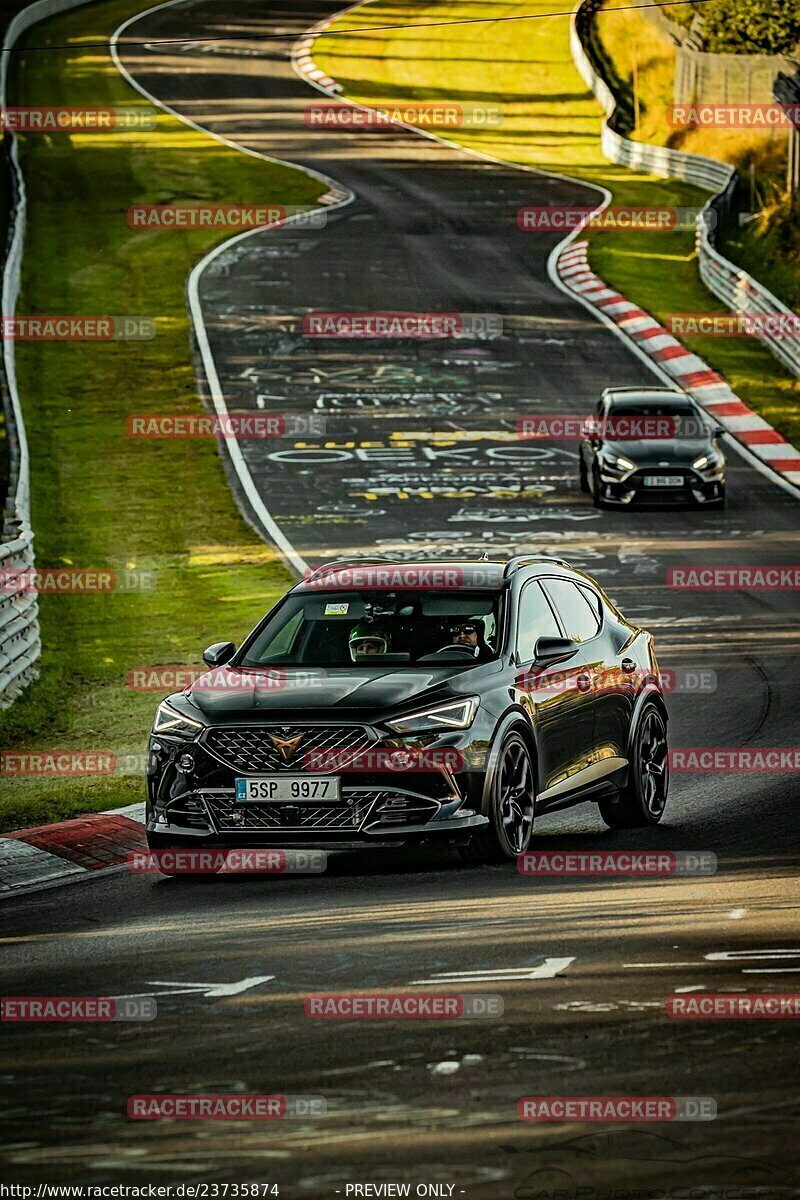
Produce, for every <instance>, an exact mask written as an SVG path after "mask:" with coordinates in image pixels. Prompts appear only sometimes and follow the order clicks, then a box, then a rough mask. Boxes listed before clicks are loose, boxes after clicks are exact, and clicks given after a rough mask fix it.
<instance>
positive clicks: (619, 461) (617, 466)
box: [603, 454, 636, 471]
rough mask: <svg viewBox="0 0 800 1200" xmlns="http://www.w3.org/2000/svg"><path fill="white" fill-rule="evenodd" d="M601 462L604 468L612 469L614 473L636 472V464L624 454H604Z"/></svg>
mask: <svg viewBox="0 0 800 1200" xmlns="http://www.w3.org/2000/svg"><path fill="white" fill-rule="evenodd" d="M603 461H604V463H605V465H606V466H608V467H613V469H614V470H615V471H635V470H636V463H634V462H631V460H630V459H629V458H626V457H625V455H624V454H606V455H604V456H603Z"/></svg>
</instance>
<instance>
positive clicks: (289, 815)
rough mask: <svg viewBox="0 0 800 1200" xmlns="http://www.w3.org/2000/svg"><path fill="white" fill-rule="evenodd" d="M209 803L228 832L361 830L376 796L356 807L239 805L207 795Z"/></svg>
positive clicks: (356, 802)
mask: <svg viewBox="0 0 800 1200" xmlns="http://www.w3.org/2000/svg"><path fill="white" fill-rule="evenodd" d="M205 802H206V804H207V806H208V809H209V811H210V813H211V815H212V816H213V818H214V822H215V824H216V826H217V828H218V829H219V830H221V831H224V832H226V833H235V832H238V831H244V830H253V829H273V830H287V831H289V830H305V829H316V830H324V829H346V830H350V831H351V832H352V831H353V830H357V829H360V828H361V825H362V824H363V822H364V819H365V817H366V816H367V814H368V813H369V810H370V808H371V807H372V804H373V798H372V797H366V798H365V799H363V800H362V799H355V800H354V801H353V803H352V804H325V805H311V804H308V805H306V804H239V803H238V802H237V801H236V800H235V799H234V798H233V797H232V796H220V795H213V796H212V795H209V794H206V796H205Z"/></svg>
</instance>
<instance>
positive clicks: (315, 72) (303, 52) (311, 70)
mask: <svg viewBox="0 0 800 1200" xmlns="http://www.w3.org/2000/svg"><path fill="white" fill-rule="evenodd" d="M340 16H342V14H341V13H336V15H335V16H333V17H328V19H327V20H325V21H320V23H319V24H318V25H315V26H314V28H313V30H311V31H310V32H312V33H322V31H323V30H325V29H327V28H328V26H329V25H332V24H333V23H334V21H336V20H338V19H339V17H340ZM315 41H316V38H314V37H309V36H308V35H306V36H305V37H303V38H301V39H300V41H299V42H296V43H295V46H294V53H293V55H292V60H293V62H294V64H295V66H296V67H297V69H298V70H299V71H300V72H301V74H303V75H305V76H306V78H307V79H313V81H314V83H317V84H319V86H320V87H324V88H328V90H329V91H331V92H339V91H341V88H342V85H341V84H340V83H337V82H336V80H335V79H331V77H330V75H326V74H325V72H324V71H321V70H320V68H319V67H318V66H317V64H316V63H315V62H314V59H313V58H312V56H311V51H312V49H313V46H314V42H315Z"/></svg>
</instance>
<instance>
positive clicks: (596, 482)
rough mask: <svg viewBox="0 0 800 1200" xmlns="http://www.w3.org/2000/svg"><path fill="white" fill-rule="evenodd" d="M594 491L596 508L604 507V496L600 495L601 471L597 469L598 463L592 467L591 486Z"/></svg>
mask: <svg viewBox="0 0 800 1200" xmlns="http://www.w3.org/2000/svg"><path fill="white" fill-rule="evenodd" d="M590 491H591V493H592V504H593V505H594V506H595V508H602V507H603V498H602V496H601V495H600V472H599V471H598V470H597V465H596V464H595V466H593V467H592V485H591V488H590Z"/></svg>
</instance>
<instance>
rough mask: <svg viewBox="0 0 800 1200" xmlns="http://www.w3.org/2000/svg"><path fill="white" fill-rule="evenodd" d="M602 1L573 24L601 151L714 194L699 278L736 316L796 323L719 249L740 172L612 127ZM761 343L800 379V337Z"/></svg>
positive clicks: (705, 220)
mask: <svg viewBox="0 0 800 1200" xmlns="http://www.w3.org/2000/svg"><path fill="white" fill-rule="evenodd" d="M599 7H600V4H599V0H580V3H579V4H578V5H577V7H576V8H575V10H574V11H573V13H572V19H571V22H570V50H571V52H572V58H573V61H574V63H575V66H576V67H577V69H578V72H579V73H580V75H581V78H582V79H583V81H584V82H585V83H586V85H587V87H589V88H590V89H591V91H592V92H593V93H594V95H595V97H596V98H597V100H598V101H599V102H600V104H601V106H602V108H603V111H604V112H605V114H606V115H605V120H604V121H603V129H602V134H601V147H602V150H603V153H604V154H605V156H606V158H608V159H610V160H611V162H615V163H619V164H620V166H623V167H632V168H638V169H640V170H646V171H648V172H650V174H652V175H658V176H659V177H660V178H662V179H679V180H683V181H684V182H685V183H693V184H695V185H696V186H697V187H700V188H704V189H705V190H706V191H709V192H713V193H714V195H713V196H712V197H711V199H710V200H709V201H708V202H707V203H706V204H705V205H704V206H703V208H702V210H701V212H700V214H699V216H698V218H697V259H698V265H699V272H700V278H701V279H702V281H703V283H704V284H705V286H706V287H707V288H708V290H709V291H710V292H712V293H713V295H715V296H716V297H717V298H718V299H719V300H721V301H722V303H723V304H725V305H726V307H727V308H729V309H731V311H732V312H735V313H742V314H754V315H758V316H760V315H763V314H767V313H769V314H780V316H785V317H786V318H787V319H788V320H795V319H796V314H795V313H793V312H792V310H791V309H790V308H787V306H786V305H785V304H783V303H782V301H780V300H779V299H778V297H777V296H774V295H773V294H772V292H770V291H769V290H768V289H767V288H765V287H764V286H763V284H760V283H759V282H758V280H756V279H754V278H753V276H752V275H749V274H748V273H747V271H743V270H742V268H741V267H737V266H736V264H735V263H732V262H731V261H730V260H729V259H727V258H725V256H724V255H723V254H721V253H720V252H719V250H718V249H717V248H716V245H715V241H714V237H715V232H716V229H717V228H718V226H719V223H720V222H721V221H722V220H724V218H725V217H726V216H727V215H728V214H729V212H730V210H731V206H732V203H733V197H734V193H735V190H736V186H737V184H738V176H737V174H736V170H735V168H734V167H732V166H731V165H730V164H729V163H724V162H720V161H719V160H718V159H716V158H706V157H705V155H702V154H689V153H687V152H686V151H684V150H673V149H670V148H669V147H667V146H652V145H649V144H648V143H647V142H636V141H634V140H633V139H632V138H627V137H624V136H623V135H622V134H621V133H618V132H617V130H616V129H615V128H614V123H615V118H616V113H617V101H616V98H615V96H614V94H613V92H612V91H611V89H610V88H609V86H608V84H607V83H606V82H605V80H604V79H603V78H602V76H601V75H600V74H599V71H598V70H596V69H595V65H594V63H593V62H592V58H591V55H590V53H589V50H588V49H587V46H588V44H589V40H590V39H589V26H590V23H591V19H592V16H593V15H594V13H595V12H596V11H597V9H598V8H599ZM758 336H759V341H762V342H764V343H765V345H766V346H767V347H768V348H769V349H770V350H771V351H772V353H773V354H774V356H775V357H776V358H777V359H778V360H779V361H780V362H782V363H783V365H784V366H785V367H788V369H789V370H790V371H791V373H792V374H793V375H796V376H797V377H798V378H800V339H796V338H789V339H786V338H781V337H778V336H774V335H772V334H771V333H770V332H769V331H766V332H764V333H763V334H759V335H758Z"/></svg>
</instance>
